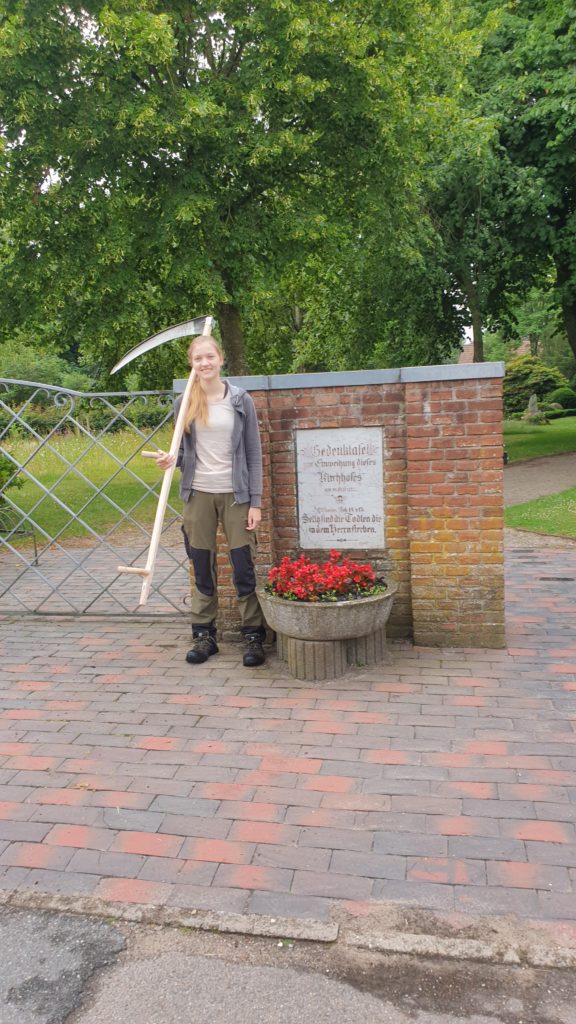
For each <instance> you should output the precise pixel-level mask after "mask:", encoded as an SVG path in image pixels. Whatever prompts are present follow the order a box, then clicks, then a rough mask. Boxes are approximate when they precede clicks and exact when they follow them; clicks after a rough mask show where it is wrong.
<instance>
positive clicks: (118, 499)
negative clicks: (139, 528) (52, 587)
mask: <svg viewBox="0 0 576 1024" xmlns="http://www.w3.org/2000/svg"><path fill="white" fill-rule="evenodd" d="M170 440H171V428H170V427H168V428H167V427H164V428H163V429H162V430H161V431H160V432H159V433H157V434H155V435H154V439H153V441H150V442H149V443H146V444H145V447H146V448H155V447H160V448H164V449H168V448H169V446H170ZM141 443H142V439H141V438H138V436H137V435H135V434H134V432H133V431H131V430H125V431H121V432H119V433H117V434H108V435H107V436H106V438H105V444H106V448H107V449H108V450H109V452H110V454H108V452H107V451H105V450H104V449H103V448H101V447H99V446H96V447H91V440H90V438H87V437H86V436H84V435H83V434H81V433H80V432H78V433H69V434H64V435H61V436H58V437H55V438H52V439H51V445H52V450H51V449H50V448H48V447H46V446H44V447H42V448H40V447H39V446H38V442H37V441H35V440H33V439H29V440H16V441H12V442H11V443H10V444H5V445H4V448H5V450H6V451H7V452H9V453H11V454H13V455H14V456H15V457H16V458H17V459H18V461H19V462H20V463H24V462H26V460H28V461H27V463H26V468H27V469H28V471H29V472H30V473H31V474H32V475H33V476H34V477H35V478H36V480H37V481H38V483H35V482H34V481H31V480H27V479H26V476H25V473H24V472H22V473H21V475H20V479H21V480H23V481H24V484H23V486H22V487H21V488H20V489H16V488H12V489H10V490H9V491H8V496H9V497H10V499H11V500H12V501H14V502H15V503H16V504H17V505H18V506H19V507H20V508H21V509H23V510H24V511H25V512H27V513H30V515H31V516H32V518H33V520H34V522H35V523H37V524H38V526H39V527H40V528H41V529H42V530H45V531H46V533H47V534H48V535H49V536H50V537H55V536H56V535H58V539H59V540H61V541H62V540H65V539H70V538H75V537H85V536H89V535H90V531H89V530H88V529H86V527H85V526H84V525H83V524H82V523H81V522H80V521H79V520H78V518H76V516H80V517H81V518H82V519H83V520H84V522H85V523H86V524H88V526H89V527H92V529H93V530H95V531H96V532H97V533H103V532H105V531H106V530H108V529H110V528H112V527H113V526H114V525H115V524H116V523H117V522H118V520H119V518H120V517H121V515H122V512H127V511H128V510H129V509H131V508H132V506H133V505H135V504H136V503H137V502H139V504H138V506H137V508H136V509H135V510H134V512H132V516H133V518H134V519H136V520H137V521H138V522H140V523H143V524H146V525H148V526H149V525H150V524H151V523H152V522H153V520H154V514H155V511H156V505H157V497H156V496H155V495H150V494H147V493H146V489H145V487H144V486H143V485H142V483H141V482H140V480H138V479H135V478H134V476H133V474H135V475H136V477H139V478H140V479H141V480H143V481H144V482H145V483H146V484H148V485H149V486H151V487H155V489H156V492H157V491H159V489H160V486H161V484H162V473H161V472H160V471H159V470H158V469H157V468H156V464H155V463H154V462H153V460H151V459H145V458H143V457H142V456H141V455H140V454H135V448H137V447H138V445H139V444H141ZM114 456H115V458H114ZM116 459H117V460H118V462H117V461H116ZM66 460H67V461H68V462H71V463H73V464H74V469H72V470H69V471H68V472H67V470H68V468H69V467H68V466H67V461H66ZM64 474H66V475H64ZM80 474H82V476H84V477H85V478H86V481H88V482H86V481H85V480H83V479H82V476H81V475H80ZM178 477H179V474H177V475H176V477H175V479H174V482H173V484H172V488H171V492H170V495H171V502H172V504H173V505H174V506H175V507H176V508H178V504H179V498H178ZM39 484H41V485H42V487H41V486H39ZM43 487H44V488H47V489H49V490H50V491H51V494H50V495H46V494H45V493H44V491H43ZM94 487H96V488H100V487H104V491H103V493H102V494H100V495H96V493H95V490H94ZM60 503H62V504H63V505H66V506H67V507H68V510H70V511H67V510H66V509H64V508H62V504H60ZM115 506H118V507H117V508H116V507H115ZM71 513H72V514H71ZM125 525H127V526H130V525H131V523H130V520H127V521H126V522H125Z"/></svg>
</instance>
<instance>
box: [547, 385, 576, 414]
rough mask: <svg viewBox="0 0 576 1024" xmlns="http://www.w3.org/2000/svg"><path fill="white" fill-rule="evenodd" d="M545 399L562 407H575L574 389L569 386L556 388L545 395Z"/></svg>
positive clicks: (575, 396) (575, 392) (575, 393)
mask: <svg viewBox="0 0 576 1024" xmlns="http://www.w3.org/2000/svg"><path fill="white" fill-rule="evenodd" d="M546 401H547V402H549V403H550V404H552V405H554V404H558V405H561V406H562V408H563V409H576V391H573V390H572V388H569V387H562V388H556V389H555V390H554V391H551V392H550V393H549V394H548V395H546Z"/></svg>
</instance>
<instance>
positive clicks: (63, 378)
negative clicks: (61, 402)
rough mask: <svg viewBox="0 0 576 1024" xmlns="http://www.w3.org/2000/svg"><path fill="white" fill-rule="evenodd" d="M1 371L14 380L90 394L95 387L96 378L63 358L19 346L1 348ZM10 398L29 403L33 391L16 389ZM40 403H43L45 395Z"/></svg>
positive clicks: (26, 346) (40, 399)
mask: <svg viewBox="0 0 576 1024" xmlns="http://www.w3.org/2000/svg"><path fill="white" fill-rule="evenodd" d="M0 367H1V368H2V369H1V374H2V376H3V377H8V378H10V379H12V380H24V381H31V382H33V383H35V384H52V385H53V386H54V387H62V388H70V389H71V390H73V391H90V389H91V388H92V387H93V385H94V381H93V379H92V377H91V376H90V375H89V374H88V373H86V371H85V370H83V369H82V368H81V367H78V366H75V365H73V364H72V363H68V362H66V360H65V359H62V358H61V356H58V355H56V354H55V353H53V352H46V351H43V350H42V349H40V350H36V349H34V348H32V347H31V346H29V345H21V344H16V343H15V342H5V343H4V344H3V345H0ZM10 395H11V398H12V400H13V401H17V402H25V401H26V399H28V398H30V388H26V387H23V386H18V385H14V387H13V388H11V389H10ZM37 401H40V402H41V401H42V396H41V395H39V396H38V398H37Z"/></svg>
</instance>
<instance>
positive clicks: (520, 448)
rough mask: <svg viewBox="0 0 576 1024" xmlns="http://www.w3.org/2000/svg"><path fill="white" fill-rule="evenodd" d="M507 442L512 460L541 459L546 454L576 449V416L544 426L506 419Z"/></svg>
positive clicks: (505, 436) (574, 450)
mask: <svg viewBox="0 0 576 1024" xmlns="http://www.w3.org/2000/svg"><path fill="white" fill-rule="evenodd" d="M504 444H505V445H506V452H507V454H508V460H509V461H510V462H520V461H521V460H522V459H537V458H539V457H540V456H542V455H557V454H559V453H560V452H576V416H568V417H566V419H561V420H552V421H551V422H550V423H546V424H544V425H543V426H534V425H533V424H532V423H522V422H521V421H520V420H505V422H504Z"/></svg>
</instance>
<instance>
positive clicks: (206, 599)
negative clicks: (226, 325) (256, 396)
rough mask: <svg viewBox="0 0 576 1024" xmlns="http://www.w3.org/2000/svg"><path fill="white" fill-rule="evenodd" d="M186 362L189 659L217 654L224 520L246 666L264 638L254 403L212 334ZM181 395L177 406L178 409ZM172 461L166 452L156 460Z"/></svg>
mask: <svg viewBox="0 0 576 1024" xmlns="http://www.w3.org/2000/svg"><path fill="white" fill-rule="evenodd" d="M188 360H189V363H190V365H191V366H192V367H193V368H194V370H195V371H196V377H195V380H194V384H193V386H192V394H191V397H190V405H189V407H188V412H187V414H186V419H185V428H184V435H183V438H182V444H181V445H180V452H179V455H178V459H177V460H176V465H177V466H179V467H180V469H181V471H182V478H181V482H180V496H181V498H182V500H183V501H184V516H183V519H184V522H183V526H182V532H183V534H184V544H185V546H186V552H187V554H188V557H189V559H190V562H191V564H192V568H193V573H194V580H195V585H194V588H193V593H192V647H191V649H190V650H189V651H188V654H187V655H186V661H188V662H190V664H192V665H199V664H201V663H202V662H203V661H206V660H207V659H208V658H210V657H211V656H212V655H213V654H217V653H218V646H217V643H216V625H215V620H216V615H217V612H218V589H217V579H216V530H217V527H218V523H219V522H220V523H221V524H222V527H223V530H224V534H225V536H226V541H227V544H228V550H229V555H230V562H231V565H232V573H233V578H234V586H235V588H236V593H237V595H238V606H239V608H240V623H241V626H240V628H241V631H242V633H243V636H244V641H245V644H246V649H245V652H244V657H243V662H244V665H246V666H250V667H251V666H255V665H261V664H262V663H263V662H264V650H263V648H262V642H263V640H264V637H265V635H266V631H265V628H264V624H263V617H262V611H261V609H260V604H259V602H258V598H257V596H256V574H255V571H254V560H255V554H256V532H255V531H256V528H257V526H258V524H259V523H260V518H261V511H260V506H261V501H262V449H261V444H260V433H259V429H258V419H257V416H256V410H255V408H254V403H253V401H252V399H251V398H250V395H249V394H248V393H247V392H246V391H244V390H243V388H240V387H236V386H235V385H234V384H230V383H229V382H228V381H227V380H224V379H222V377H221V376H220V371H221V369H222V365H223V363H224V358H223V355H222V351H221V349H220V346H219V345H218V342H217V341H216V339H215V338H213V337H212V336H211V335H208V336H204V335H202V336H200V337H197V338H195V339H194V341H193V342H192V344H191V345H190V348H189V349H188ZM181 401H182V399H178V401H177V403H176V410H175V411H176V413H177V412H178V408H179V405H180V402H181ZM173 461H174V459H173V458H172V459H171V458H170V456H169V455H167V454H165V453H163V452H161V453H159V454H158V456H157V458H156V463H157V465H158V466H159V467H160V468H161V469H168V468H169V467H170V466H171V465H172V464H173Z"/></svg>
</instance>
